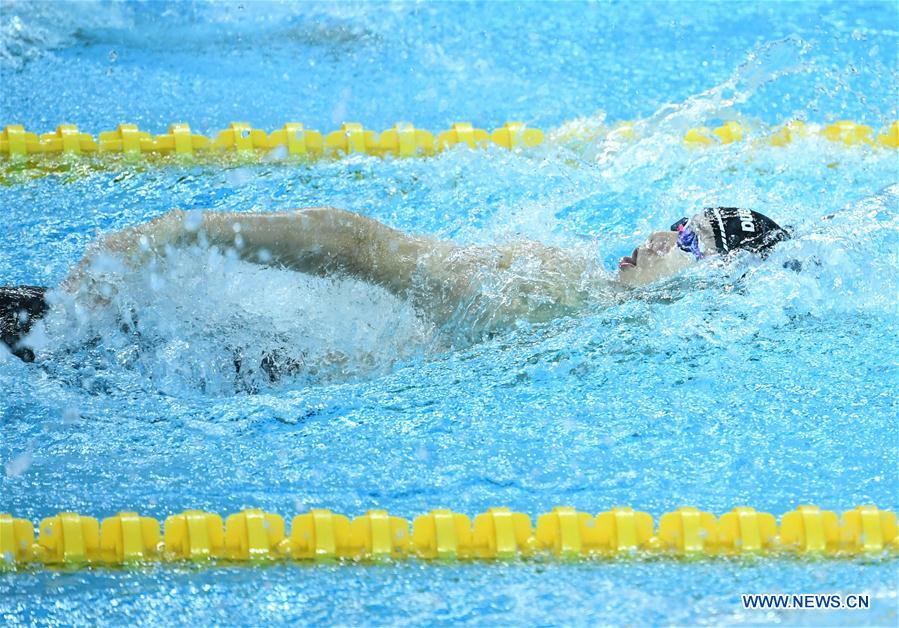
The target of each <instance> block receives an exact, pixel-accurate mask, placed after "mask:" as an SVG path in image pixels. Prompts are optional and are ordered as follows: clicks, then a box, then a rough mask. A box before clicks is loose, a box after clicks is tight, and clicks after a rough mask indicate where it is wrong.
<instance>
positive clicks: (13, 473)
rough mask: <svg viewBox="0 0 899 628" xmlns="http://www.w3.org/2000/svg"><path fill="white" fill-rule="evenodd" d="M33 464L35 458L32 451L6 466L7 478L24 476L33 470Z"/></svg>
mask: <svg viewBox="0 0 899 628" xmlns="http://www.w3.org/2000/svg"><path fill="white" fill-rule="evenodd" d="M33 462H34V456H33V454H32V453H31V452H30V451H26V452H24V453H21V454H19V455H18V456H16V457H14V458H13V459H12V460H10V461H9V462H7V463H6V465H4V468H5V469H6V477H8V478H14V477H18V476H20V475H22V474H23V473H25V472H27V471H28V470H29V469H30V468H31V465H32V463H33Z"/></svg>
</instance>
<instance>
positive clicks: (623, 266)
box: [618, 231, 695, 286]
mask: <svg viewBox="0 0 899 628" xmlns="http://www.w3.org/2000/svg"><path fill="white" fill-rule="evenodd" d="M694 263H695V262H694V260H693V258H692V256H691V255H690V254H689V253H685V252H684V251H681V250H680V249H679V248H677V232H676V231H656V232H655V233H653V234H652V235H651V236H649V239H648V240H647V241H646V242H644V243H643V244H641V245H640V246H638V247H637V248H635V249H634V252H633V253H631V254H630V255H627V256H625V257H622V258H621V261H620V262H618V280H619V281H621V282H622V283H626V284H628V285H631V286H645V285H646V284H649V283H652V282H654V281H658V280H659V279H664V278H665V277H670V276H671V275H674V274H675V273H677V272H678V271H681V270H683V269H684V268H686V267H687V266H692V265H693V264H694Z"/></svg>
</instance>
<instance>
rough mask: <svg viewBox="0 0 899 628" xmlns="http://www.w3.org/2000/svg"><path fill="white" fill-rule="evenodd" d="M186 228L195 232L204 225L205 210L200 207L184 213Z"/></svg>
mask: <svg viewBox="0 0 899 628" xmlns="http://www.w3.org/2000/svg"><path fill="white" fill-rule="evenodd" d="M182 224H183V225H184V230H185V231H189V232H195V231H198V230H199V229H200V227H202V226H203V212H202V210H199V209H192V210H190V211H187V212H185V214H184V222H183V223H182Z"/></svg>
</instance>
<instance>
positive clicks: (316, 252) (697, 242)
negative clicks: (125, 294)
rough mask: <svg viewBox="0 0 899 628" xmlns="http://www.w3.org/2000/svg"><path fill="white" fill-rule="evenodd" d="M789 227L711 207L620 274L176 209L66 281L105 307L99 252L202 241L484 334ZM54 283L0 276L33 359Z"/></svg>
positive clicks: (16, 328) (325, 215)
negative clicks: (460, 321) (463, 322)
mask: <svg viewBox="0 0 899 628" xmlns="http://www.w3.org/2000/svg"><path fill="white" fill-rule="evenodd" d="M788 237H789V235H788V233H787V232H786V231H785V230H784V229H783V228H781V227H780V226H779V225H777V223H775V222H774V221H773V220H771V219H770V218H768V217H767V216H764V215H762V214H759V213H758V212H754V211H750V210H746V209H739V208H734V207H715V208H707V209H705V210H703V211H702V212H700V213H698V214H696V215H695V216H693V217H692V218H690V219H687V218H682V219H681V220H679V221H677V222H676V223H674V224H673V225H672V226H671V228H670V229H669V230H668V231H659V232H656V233H653V234H652V235H651V236H650V237H649V239H648V240H647V241H646V242H645V243H644V244H642V245H640V246H638V247H637V248H636V249H634V251H633V253H631V254H630V255H627V256H625V257H623V258H622V259H621V261H620V262H619V264H618V273H617V275H616V276H615V277H611V276H609V275H608V274H607V273H606V272H604V271H602V270H601V269H599V268H597V267H596V265H595V264H594V263H592V262H591V261H590V260H588V259H585V258H584V257H583V256H579V255H576V254H574V253H573V252H571V251H566V250H564V249H560V248H556V247H551V246H545V245H542V244H539V243H536V242H523V243H515V244H504V245H495V246H459V245H457V244H454V243H451V242H447V241H442V240H436V239H433V238H429V237H425V236H418V235H411V234H408V233H404V232H401V231H397V230H395V229H392V228H390V227H388V226H386V225H384V224H382V223H379V222H377V221H376V220H373V219H371V218H367V217H365V216H361V215H359V214H354V213H351V212H347V211H342V210H339V209H334V208H329V207H313V208H307V209H299V210H295V211H287V212H276V213H216V212H185V211H180V210H175V211H171V212H169V213H167V214H165V215H163V216H161V217H159V218H156V219H155V220H152V221H150V222H148V223H145V224H142V225H138V226H135V227H130V228H126V229H123V230H121V231H118V232H114V233H111V234H109V235H107V236H105V237H103V238H101V239H100V240H98V241H97V242H95V243H94V244H93V245H91V246H90V247H89V248H88V251H87V253H86V255H85V256H84V258H83V259H82V261H81V262H80V263H79V264H78V265H77V266H76V267H75V268H74V269H73V271H72V272H71V273H70V274H69V276H68V277H67V278H66V279H65V280H64V281H63V282H62V284H61V285H60V289H61V290H63V291H65V292H69V293H71V294H73V295H75V297H76V298H79V299H81V300H82V302H85V301H86V302H88V303H91V304H92V306H93V307H102V306H103V305H105V304H107V303H108V302H109V300H110V292H109V290H110V288H109V285H108V284H104V283H103V282H102V281H100V280H98V279H97V278H96V277H95V276H94V275H93V273H92V270H93V268H94V264H95V262H96V260H97V259H98V258H99V257H100V256H103V255H107V256H109V255H111V256H114V257H116V258H119V259H120V260H121V261H122V262H123V263H125V264H126V265H128V266H129V267H132V268H138V267H141V266H142V265H145V264H147V263H148V262H150V261H151V260H153V259H154V258H157V259H164V258H165V256H166V253H167V252H168V251H171V250H172V249H178V248H182V247H189V246H192V245H195V244H201V245H204V246H215V247H218V248H220V249H223V250H227V249H230V250H233V251H235V252H236V253H237V255H238V256H239V257H240V258H241V259H242V260H245V261H248V262H253V263H257V264H263V265H270V266H278V267H282V268H287V269H291V270H294V271H297V272H300V273H306V274H310V275H316V276H332V277H352V278H355V279H359V280H362V281H365V282H369V283H372V284H376V285H378V286H381V287H383V288H384V289H386V290H387V291H389V292H391V293H393V294H394V295H396V296H398V297H399V298H401V299H405V300H407V301H408V302H410V303H411V304H412V306H413V307H415V308H416V310H417V311H419V312H421V313H422V314H423V315H424V316H426V317H427V318H428V319H429V320H431V321H432V322H434V323H435V324H438V325H439V324H442V323H446V322H447V321H450V320H452V319H453V317H454V316H457V317H458V316H459V315H460V314H459V312H460V310H465V312H469V311H473V312H477V314H476V315H474V318H473V319H468V320H467V323H468V324H470V325H471V326H472V331H473V335H475V336H477V335H481V336H482V335H484V334H486V333H490V332H494V331H499V330H501V329H503V328H508V327H510V326H512V325H513V324H514V323H515V322H516V321H519V320H527V321H529V322H535V323H539V322H545V321H547V320H550V319H553V318H557V317H560V316H565V315H571V314H575V313H577V312H578V311H583V310H584V309H586V308H587V307H588V306H589V305H591V304H595V303H596V302H597V301H598V300H599V301H607V302H609V303H613V302H616V301H619V300H621V299H623V298H626V295H627V294H628V292H629V288H630V287H634V286H643V285H647V284H651V283H653V282H656V281H659V280H661V279H664V278H666V277H670V276H672V275H675V274H676V273H678V272H679V271H681V270H683V269H685V268H687V267H688V266H691V265H693V264H696V263H698V262H701V261H702V260H707V259H712V258H725V257H727V256H728V255H730V254H732V253H734V252H736V251H749V252H751V253H754V254H758V255H761V256H763V257H764V256H766V255H767V254H768V252H769V251H770V249H771V248H772V247H773V246H774V245H775V244H777V243H778V242H780V241H782V240H785V239H787V238H788ZM46 293H47V288H43V287H38V286H12V287H0V339H2V341H3V343H5V344H6V345H7V346H8V347H9V349H10V350H11V351H12V352H13V354H14V355H16V356H18V357H20V358H21V359H23V360H25V361H32V360H33V359H34V354H33V353H32V351H31V350H30V349H29V348H28V347H27V346H24V345H23V344H22V339H23V338H24V337H25V336H26V335H27V333H28V331H29V329H30V328H31V326H32V324H33V323H34V321H35V320H37V319H39V318H41V317H42V316H44V315H45V314H46V313H47V311H48V309H49V306H48V304H47V301H46V298H45V296H46Z"/></svg>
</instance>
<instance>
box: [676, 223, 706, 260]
mask: <svg viewBox="0 0 899 628" xmlns="http://www.w3.org/2000/svg"><path fill="white" fill-rule="evenodd" d="M671 230H672V231H677V248H679V249H680V250H681V251H684V252H686V253H692V254H693V257H694V258H696V259H697V260H701V259H702V251H700V250H699V236H698V235H696V232H695V231H693V229H691V228H690V221H689V220H688V219H687V218H681V219H680V220H678V221H677V222H676V223H674V224H673V225H671Z"/></svg>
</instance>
